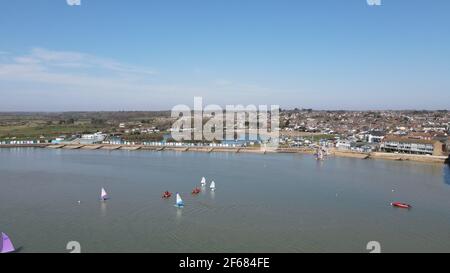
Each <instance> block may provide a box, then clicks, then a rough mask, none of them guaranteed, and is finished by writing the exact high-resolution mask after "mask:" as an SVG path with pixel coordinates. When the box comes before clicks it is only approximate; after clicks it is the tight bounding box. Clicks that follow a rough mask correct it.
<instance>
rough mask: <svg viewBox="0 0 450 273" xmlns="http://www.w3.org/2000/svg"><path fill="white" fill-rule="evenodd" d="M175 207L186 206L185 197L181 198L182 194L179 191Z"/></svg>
mask: <svg viewBox="0 0 450 273" xmlns="http://www.w3.org/2000/svg"><path fill="white" fill-rule="evenodd" d="M175 207H177V208H183V207H184V202H183V199H181V196H180V194H178V193H177V202H176V203H175Z"/></svg>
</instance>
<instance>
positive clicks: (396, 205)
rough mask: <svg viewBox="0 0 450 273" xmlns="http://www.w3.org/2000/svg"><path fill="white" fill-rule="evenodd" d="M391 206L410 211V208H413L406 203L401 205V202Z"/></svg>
mask: <svg viewBox="0 0 450 273" xmlns="http://www.w3.org/2000/svg"><path fill="white" fill-rule="evenodd" d="M391 206H393V207H396V208H401V209H410V208H412V206H411V205H409V204H406V203H401V202H394V203H391Z"/></svg>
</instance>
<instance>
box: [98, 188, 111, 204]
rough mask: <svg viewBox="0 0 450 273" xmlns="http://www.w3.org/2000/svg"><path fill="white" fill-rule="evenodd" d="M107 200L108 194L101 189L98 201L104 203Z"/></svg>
mask: <svg viewBox="0 0 450 273" xmlns="http://www.w3.org/2000/svg"><path fill="white" fill-rule="evenodd" d="M108 199H109V196H108V193H107V192H106V190H105V189H104V188H102V193H101V194H100V200H102V201H106V200H108Z"/></svg>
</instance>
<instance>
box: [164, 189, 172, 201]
mask: <svg viewBox="0 0 450 273" xmlns="http://www.w3.org/2000/svg"><path fill="white" fill-rule="evenodd" d="M170 197H172V193H171V192H169V191H165V192H164V193H163V195H162V198H163V199H169V198H170Z"/></svg>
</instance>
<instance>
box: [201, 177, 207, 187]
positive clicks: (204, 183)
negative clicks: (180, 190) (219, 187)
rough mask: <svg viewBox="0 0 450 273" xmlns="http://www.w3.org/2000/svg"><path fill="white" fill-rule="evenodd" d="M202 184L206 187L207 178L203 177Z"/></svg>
mask: <svg viewBox="0 0 450 273" xmlns="http://www.w3.org/2000/svg"><path fill="white" fill-rule="evenodd" d="M200 183H201V184H202V186H205V185H206V178H204V177H202V181H201V182H200Z"/></svg>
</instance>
